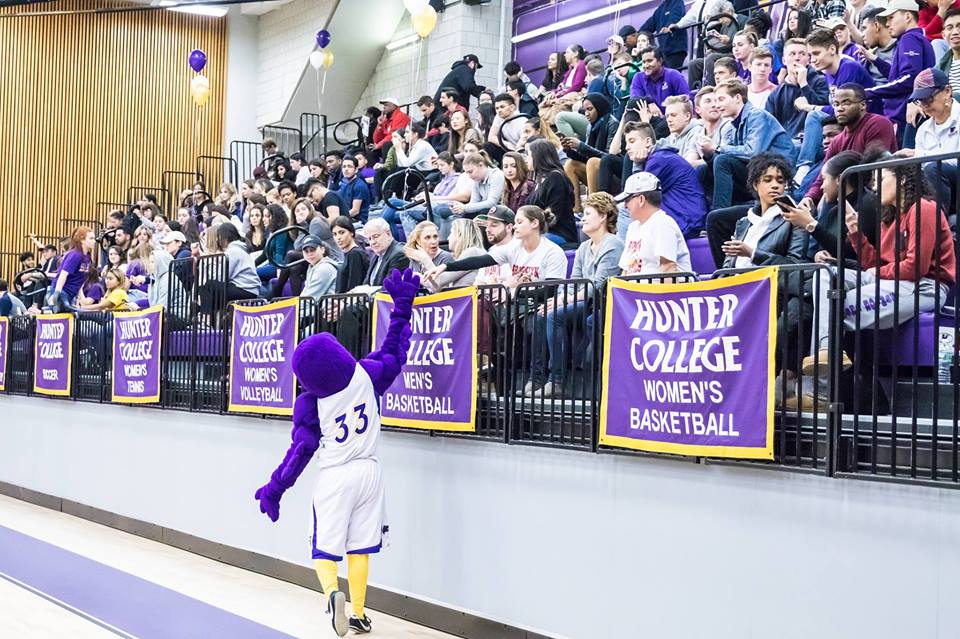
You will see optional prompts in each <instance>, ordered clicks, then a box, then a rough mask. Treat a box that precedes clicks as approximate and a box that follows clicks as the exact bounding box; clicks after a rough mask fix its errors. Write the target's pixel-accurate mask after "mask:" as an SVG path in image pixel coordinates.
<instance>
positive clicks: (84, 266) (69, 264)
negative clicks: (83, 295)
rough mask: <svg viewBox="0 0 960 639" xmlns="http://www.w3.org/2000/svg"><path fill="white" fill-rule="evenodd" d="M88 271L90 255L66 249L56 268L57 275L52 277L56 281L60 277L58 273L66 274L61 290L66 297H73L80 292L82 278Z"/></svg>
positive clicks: (84, 278) (85, 277) (85, 276)
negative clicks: (58, 266)
mask: <svg viewBox="0 0 960 639" xmlns="http://www.w3.org/2000/svg"><path fill="white" fill-rule="evenodd" d="M89 271H90V256H89V255H86V254H84V253H81V252H80V251H78V250H77V249H73V250H71V251H67V254H66V255H64V256H63V260H61V261H60V268H59V269H57V275H56V276H55V277H54V278H53V281H54V282H56V281H57V280H58V279H59V278H60V273H66V274H67V281H66V282H65V283H64V284H63V289H62V290H63V292H64V293H66V294H67V297H69V298H70V299H73V298H75V297H76V296H77V293H79V292H80V288H81V287H82V286H83V282H84V280H86V279H87V273H88V272H89Z"/></svg>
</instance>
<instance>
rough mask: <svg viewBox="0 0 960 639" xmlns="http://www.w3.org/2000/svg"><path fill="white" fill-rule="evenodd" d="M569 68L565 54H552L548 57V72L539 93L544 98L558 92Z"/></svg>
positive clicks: (544, 76)
mask: <svg viewBox="0 0 960 639" xmlns="http://www.w3.org/2000/svg"><path fill="white" fill-rule="evenodd" d="M568 68H569V67H568V66H567V59H566V56H564V54H563V52H560V51H557V52H555V53H551V54H550V55H549V56H547V70H546V72H545V73H544V75H543V82H542V83H541V84H540V86H539V87H538V88H537V91H538V92H539V93H540V94H541V95H542V96H546V94H548V93H552V92H553V91H556V90H557V87H559V86H560V83H561V82H563V78H564V76H565V75H566V73H567V69H568Z"/></svg>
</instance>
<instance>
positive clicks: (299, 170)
mask: <svg viewBox="0 0 960 639" xmlns="http://www.w3.org/2000/svg"><path fill="white" fill-rule="evenodd" d="M290 170H291V171H293V174H294V175H295V176H296V177H295V178H294V182H295V183H296V185H297V186H303V185H304V184H305V183H306V182H307V180H309V179H310V167H308V166H307V159H306V158H305V157H303V153H299V152H297V153H291V154H290ZM241 208H242V207H241Z"/></svg>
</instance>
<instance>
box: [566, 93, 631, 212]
mask: <svg viewBox="0 0 960 639" xmlns="http://www.w3.org/2000/svg"><path fill="white" fill-rule="evenodd" d="M583 115H584V117H586V119H587V122H588V123H589V125H590V129H589V130H588V131H587V139H586V140H584V141H581V140H579V139H577V138H571V137H564V138H563V139H562V140H561V142H562V143H563V149H564V151H566V153H567V158H568V160H567V161H566V162H565V163H564V165H563V170H564V173H566V174H567V177H568V178H569V179H570V182H571V183H572V184H573V199H574V202H573V208H574V210H575V211H579V210H580V185H581V184H582V183H583V182H586V183H587V190H588V191H589V192H590V193H594V192H596V191H597V190H598V183H599V179H600V158H602V157H603V155H604V154H605V153H608V152H609V151H610V143H611V142H613V138H614V137H615V136H616V134H617V127H618V126H619V125H620V122H619V121H618V120H617V119H616V118H615V117H614V116H613V114H612V113H610V100H608V99H607V97H606V96H605V95H603V94H602V93H588V94H587V96H586V97H585V98H584V99H583Z"/></svg>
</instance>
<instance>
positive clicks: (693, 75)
mask: <svg viewBox="0 0 960 639" xmlns="http://www.w3.org/2000/svg"><path fill="white" fill-rule="evenodd" d="M719 11H720V13H718V14H717V15H715V16H714V17H712V18H711V19H710V20H709V21H708V22H707V23H706V25H705V27H704V30H703V34H704V38H703V40H702V42H703V56H702V57H698V58H694V59H693V60H691V61H690V64H689V66H688V67H687V82H688V84H689V85H690V86H691V87H698V88H699V87H701V86H703V85H704V84H706V83H705V82H704V81H703V80H704V77H703V76H704V67H705V66H706V63H707V60H710V61H711V62H712V63H713V64H712V65H711V67H712V68H714V70H715V69H716V61H717V60H718V59H720V58H722V57H725V56H730V55H731V53H732V52H733V38H734V36H735V35H737V30H738V29H739V28H740V25H738V24H737V18H736V15H735V14H736V11H735V9H734V8H733V4H732V3H730V2H722V3H721V6H720V9H719ZM804 15H806V14H804ZM714 80H715V81H716V78H714Z"/></svg>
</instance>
